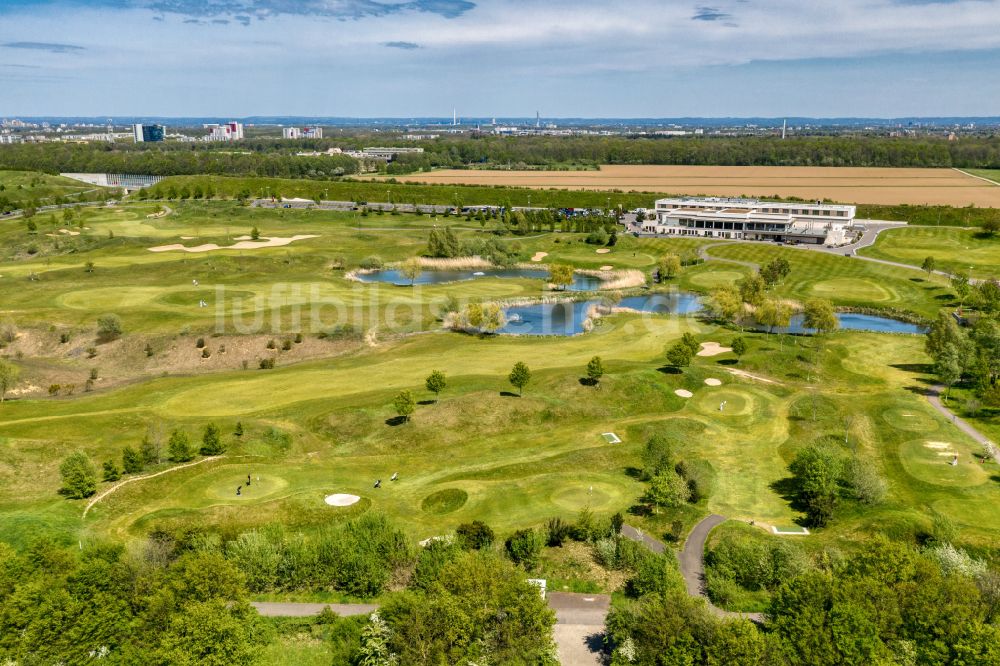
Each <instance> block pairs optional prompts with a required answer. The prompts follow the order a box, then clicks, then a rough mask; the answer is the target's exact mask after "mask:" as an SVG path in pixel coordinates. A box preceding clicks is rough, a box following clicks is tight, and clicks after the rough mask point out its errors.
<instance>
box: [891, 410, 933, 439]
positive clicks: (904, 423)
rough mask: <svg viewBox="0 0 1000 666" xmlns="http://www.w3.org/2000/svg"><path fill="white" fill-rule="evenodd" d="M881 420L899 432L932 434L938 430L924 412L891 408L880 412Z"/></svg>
mask: <svg viewBox="0 0 1000 666" xmlns="http://www.w3.org/2000/svg"><path fill="white" fill-rule="evenodd" d="M882 419H883V420H884V421H885V422H886V423H888V424H889V425H891V426H892V427H893V428H897V429H899V430H907V431H910V432H922V433H924V434H927V433H932V432H934V431H935V430H937V429H938V424H937V423H935V421H934V419H933V418H931V417H930V416H929V415H927V414H925V413H924V412H921V411H917V410H915V409H913V408H912V407H910V408H902V407H893V408H891V409H887V410H885V411H884V412H882Z"/></svg>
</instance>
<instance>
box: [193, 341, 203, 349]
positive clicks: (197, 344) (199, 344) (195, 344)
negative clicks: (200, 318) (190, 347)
mask: <svg viewBox="0 0 1000 666" xmlns="http://www.w3.org/2000/svg"><path fill="white" fill-rule="evenodd" d="M194 346H195V347H196V348H198V349H201V348H202V347H204V346H205V338H198V341H197V342H195V343H194Z"/></svg>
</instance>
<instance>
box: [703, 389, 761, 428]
mask: <svg viewBox="0 0 1000 666" xmlns="http://www.w3.org/2000/svg"><path fill="white" fill-rule="evenodd" d="M692 402H693V403H694V406H695V408H696V409H697V410H698V411H699V412H701V413H702V414H704V415H706V416H711V417H712V418H719V419H727V420H729V419H739V420H740V422H741V423H746V424H750V423H753V422H755V421H756V420H757V418H758V416H759V412H760V409H761V406H760V405H759V404H758V402H757V399H756V398H755V396H754V395H753V394H752V393H750V392H749V391H743V390H740V389H738V388H730V387H726V388H717V389H713V388H710V387H705V388H704V389H702V390H700V391H698V393H697V394H695V398H694V400H693V401H692ZM723 402H725V403H726V404H725V407H724V408H723V409H721V410H720V409H719V406H720V405H721V404H722V403H723Z"/></svg>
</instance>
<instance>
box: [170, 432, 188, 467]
mask: <svg viewBox="0 0 1000 666" xmlns="http://www.w3.org/2000/svg"><path fill="white" fill-rule="evenodd" d="M167 452H168V454H169V456H170V461H171V462H175V463H183V462H188V461H189V460H191V459H192V458H194V453H193V452H192V451H191V444H190V441H189V440H188V436H187V435H186V434H185V433H184V432H182V431H180V430H174V431H173V432H172V433H170V439H169V440H168V441H167Z"/></svg>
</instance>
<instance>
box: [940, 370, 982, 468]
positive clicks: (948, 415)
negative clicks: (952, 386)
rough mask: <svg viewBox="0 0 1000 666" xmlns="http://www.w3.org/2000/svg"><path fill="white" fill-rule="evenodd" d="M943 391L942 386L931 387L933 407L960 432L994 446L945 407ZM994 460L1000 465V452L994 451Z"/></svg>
mask: <svg viewBox="0 0 1000 666" xmlns="http://www.w3.org/2000/svg"><path fill="white" fill-rule="evenodd" d="M943 391H944V386H942V385H941V384H937V385H936V386H933V387H931V392H930V393H929V394H927V400H928V401H930V403H931V407H933V408H934V409H936V410H937V411H938V412H940V413H941V414H943V415H944V417H945V418H946V419H948V420H950V421H951V422H952V423H953V424H955V426H956V427H957V428H958V429H959V430H961V431H962V432H964V433H965V434H966V435H968V436H969V437H971V438H972V439H974V440H976V441H977V442H979V443H980V444H984V445H985V444H992V442H991V441H990V438H989V437H987V436H986V435H984V434H983V433H981V432H979V431H978V430H976V429H975V428H974V427H972V425H971V424H970V423H969V422H968V421H966V420H965V419H963V418H961V417H959V416H957V415H956V414H954V413H952V411H951V410H950V409H948V408H947V407H945V406H944V403H942V402H941V393H942V392H943ZM993 458H994V459H995V460H996V461H997V462H998V463H1000V451H994V453H993Z"/></svg>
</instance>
